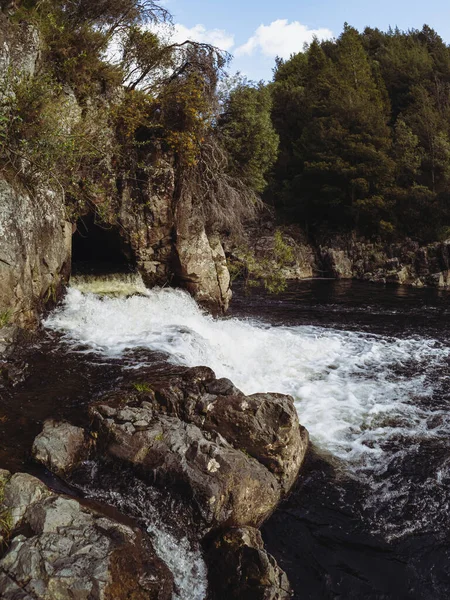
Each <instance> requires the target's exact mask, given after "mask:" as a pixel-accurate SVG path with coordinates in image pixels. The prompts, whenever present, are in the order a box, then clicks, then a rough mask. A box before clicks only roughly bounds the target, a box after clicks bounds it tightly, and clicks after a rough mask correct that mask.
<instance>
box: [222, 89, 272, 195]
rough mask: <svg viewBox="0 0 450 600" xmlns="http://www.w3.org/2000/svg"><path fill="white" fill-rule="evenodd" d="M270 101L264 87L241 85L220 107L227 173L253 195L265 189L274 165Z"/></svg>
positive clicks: (268, 91)
mask: <svg viewBox="0 0 450 600" xmlns="http://www.w3.org/2000/svg"><path fill="white" fill-rule="evenodd" d="M271 109H272V98H271V94H270V90H269V88H268V87H267V86H264V85H263V84H259V85H257V86H252V85H248V84H245V83H243V82H241V83H239V85H238V86H237V87H235V88H234V89H233V90H232V91H231V93H230V94H229V96H228V98H227V99H226V101H225V103H224V106H223V113H222V115H221V118H220V120H219V127H218V130H219V135H220V136H221V140H222V143H223V145H224V147H225V149H226V151H227V153H228V156H229V172H230V174H231V175H234V176H237V177H240V178H241V179H242V180H243V181H244V182H245V183H246V184H247V185H249V186H250V187H251V188H253V189H254V190H255V191H256V192H262V191H264V189H265V188H266V186H267V182H266V180H265V175H266V173H267V172H268V171H269V169H270V168H271V167H272V166H273V164H274V163H275V160H276V158H277V154H278V143H279V138H278V135H277V133H276V132H275V130H274V127H273V124H272V121H271V116H270V113H271Z"/></svg>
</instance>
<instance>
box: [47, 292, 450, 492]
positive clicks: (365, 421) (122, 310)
mask: <svg viewBox="0 0 450 600" xmlns="http://www.w3.org/2000/svg"><path fill="white" fill-rule="evenodd" d="M45 324H46V327H48V328H49V329H53V330H57V331H59V332H62V333H63V335H64V337H65V339H66V340H67V341H68V342H69V343H71V344H73V345H79V344H82V345H84V346H87V347H88V348H89V349H91V350H92V351H95V352H99V353H102V354H104V355H106V356H110V357H117V356H120V355H121V354H123V353H124V352H125V351H126V350H128V349H133V348H137V347H144V348H147V349H151V350H154V351H157V352H163V353H165V354H166V355H167V356H168V358H169V360H170V361H171V362H173V363H176V364H182V365H187V366H197V365H207V366H209V367H211V368H212V369H213V370H214V371H215V373H216V375H217V376H218V377H228V378H230V379H231V380H232V381H233V382H234V383H235V384H236V385H237V386H238V387H239V388H240V389H242V390H243V391H244V392H245V393H247V394H251V393H255V392H266V391H271V392H281V393H286V394H291V395H292V396H293V397H294V399H295V403H296V407H297V410H298V413H299V417H300V421H301V422H302V424H303V425H305V426H306V427H307V428H308V430H309V431H310V434H311V437H312V440H313V441H314V442H315V443H316V444H317V445H318V446H319V447H321V448H323V449H325V450H327V451H329V452H331V453H332V454H333V455H334V456H335V457H337V458H338V459H340V460H341V461H342V462H343V464H344V465H345V470H346V472H347V473H348V474H350V475H352V476H355V477H358V478H360V479H364V480H366V481H369V482H370V485H371V486H372V488H373V489H374V491H375V489H376V492H377V495H378V498H380V497H381V496H382V495H383V494H387V495H389V485H390V484H389V482H386V481H384V480H383V477H384V474H385V472H386V471H387V469H388V468H389V465H390V464H392V462H393V461H395V460H396V458H398V457H399V456H401V455H402V453H404V452H405V448H406V449H408V448H409V447H411V448H413V447H414V444H417V443H422V442H423V441H424V440H425V441H433V440H437V439H440V438H442V436H443V435H446V436H447V437H448V434H449V433H450V413H449V411H448V408H447V407H445V406H442V407H439V406H436V405H435V404H432V403H430V401H429V400H430V398H431V396H432V394H433V391H434V383H433V382H432V381H431V380H430V379H429V377H428V372H429V371H430V369H431V370H432V369H433V368H435V367H438V366H439V365H440V364H442V362H443V361H446V360H448V359H449V357H450V349H449V348H448V347H447V346H445V345H443V344H441V343H440V342H438V341H436V340H433V339H427V338H421V337H409V338H406V339H396V338H389V337H384V336H377V335H372V334H367V333H357V332H347V331H340V330H336V329H327V328H323V327H315V326H296V327H284V326H277V327H273V326H270V325H268V324H266V323H263V322H258V321H252V320H240V319H236V318H230V319H214V318H212V317H211V316H209V315H207V314H205V313H204V312H202V310H201V309H200V308H199V307H198V306H197V304H196V303H195V302H194V300H192V298H190V297H189V296H188V295H187V294H186V293H184V292H183V291H180V290H169V289H159V290H148V291H146V294H145V296H133V297H129V298H103V299H101V298H99V297H97V296H95V295H93V294H82V293H81V292H80V291H79V290H74V289H72V290H69V292H68V294H67V297H66V299H65V302H64V304H63V305H62V306H61V307H60V308H59V309H57V310H56V311H55V312H53V313H52V314H51V315H50V316H49V317H48V319H47V321H46V323H45ZM374 474H375V475H377V476H378V479H377V482H378V483H374V482H373V476H374ZM436 476H437V475H436ZM380 478H381V479H380ZM379 481H382V489H380V488H379V487H378V488H377V485H379Z"/></svg>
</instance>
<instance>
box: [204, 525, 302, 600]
mask: <svg viewBox="0 0 450 600" xmlns="http://www.w3.org/2000/svg"><path fill="white" fill-rule="evenodd" d="M208 560H209V569H210V573H211V576H212V577H213V579H214V580H215V581H217V591H216V598H217V600H288V598H291V597H292V591H291V587H290V585H289V580H288V578H287V575H286V573H285V572H284V571H282V570H281V569H280V567H279V566H278V565H277V563H276V561H275V559H274V558H273V556H271V555H270V554H268V552H266V550H265V549H264V543H263V541H262V538H261V534H260V532H259V531H258V530H257V529H252V528H251V527H245V528H241V529H231V530H228V531H226V532H224V533H221V534H220V535H219V536H218V537H217V538H215V539H214V540H213V541H211V542H210V552H209V554H208Z"/></svg>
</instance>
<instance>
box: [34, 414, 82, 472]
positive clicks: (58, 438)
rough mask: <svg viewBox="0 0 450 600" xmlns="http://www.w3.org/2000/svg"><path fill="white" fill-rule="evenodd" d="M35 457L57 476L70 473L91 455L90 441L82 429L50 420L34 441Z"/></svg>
mask: <svg viewBox="0 0 450 600" xmlns="http://www.w3.org/2000/svg"><path fill="white" fill-rule="evenodd" d="M32 452H33V457H34V458H35V460H37V461H38V462H40V463H42V464H43V465H45V466H46V467H47V468H48V469H49V470H50V471H52V472H53V473H55V474H56V475H60V476H64V475H67V474H68V473H70V471H72V470H73V469H74V468H75V467H76V466H77V465H78V464H79V463H80V462H82V461H83V460H85V459H86V458H87V456H88V454H89V441H88V440H87V436H86V435H85V432H84V430H83V429H82V428H81V427H75V426H74V425H71V424H70V423H66V422H60V421H55V420H53V419H48V420H47V421H45V423H44V427H43V430H42V432H41V433H40V434H39V435H38V436H37V438H36V439H35V440H34V444H33V450H32Z"/></svg>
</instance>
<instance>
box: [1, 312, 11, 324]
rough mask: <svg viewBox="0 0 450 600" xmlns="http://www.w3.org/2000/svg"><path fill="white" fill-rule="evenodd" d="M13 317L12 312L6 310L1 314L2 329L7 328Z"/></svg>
mask: <svg viewBox="0 0 450 600" xmlns="http://www.w3.org/2000/svg"><path fill="white" fill-rule="evenodd" d="M11 317H12V314H11V311H10V310H4V311H2V312H0V329H1V328H2V327H6V326H7V325H8V324H9V323H10V321H11Z"/></svg>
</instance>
